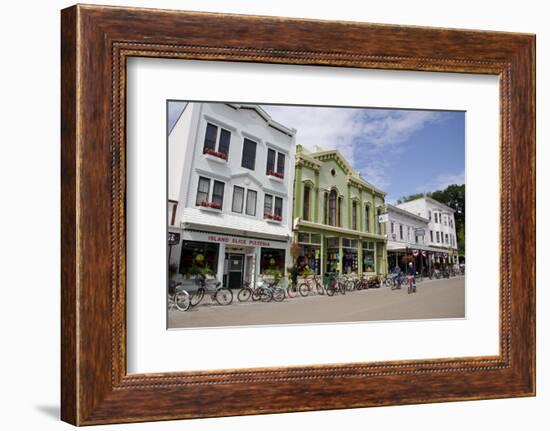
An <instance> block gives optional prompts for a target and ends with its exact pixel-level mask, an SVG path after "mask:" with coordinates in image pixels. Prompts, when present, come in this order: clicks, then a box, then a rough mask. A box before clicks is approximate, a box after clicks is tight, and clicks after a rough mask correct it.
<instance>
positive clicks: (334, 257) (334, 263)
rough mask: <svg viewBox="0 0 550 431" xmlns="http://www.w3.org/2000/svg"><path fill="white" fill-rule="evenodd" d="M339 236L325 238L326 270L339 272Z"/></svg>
mask: <svg viewBox="0 0 550 431" xmlns="http://www.w3.org/2000/svg"><path fill="white" fill-rule="evenodd" d="M339 243H340V241H339V238H327V272H340V251H339V245H340V244H339Z"/></svg>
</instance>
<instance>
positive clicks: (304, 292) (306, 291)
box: [298, 283, 309, 297]
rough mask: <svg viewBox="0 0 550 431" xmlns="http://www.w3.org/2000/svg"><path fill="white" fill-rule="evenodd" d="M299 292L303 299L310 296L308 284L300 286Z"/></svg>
mask: <svg viewBox="0 0 550 431" xmlns="http://www.w3.org/2000/svg"><path fill="white" fill-rule="evenodd" d="M298 292H300V295H301V296H303V297H306V296H308V295H309V286H308V285H307V284H306V283H302V284H300V287H299V288H298Z"/></svg>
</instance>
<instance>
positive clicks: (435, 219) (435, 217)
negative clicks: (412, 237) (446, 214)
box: [434, 213, 439, 223]
mask: <svg viewBox="0 0 550 431" xmlns="http://www.w3.org/2000/svg"><path fill="white" fill-rule="evenodd" d="M434 221H435V222H436V223H439V221H438V219H437V213H434Z"/></svg>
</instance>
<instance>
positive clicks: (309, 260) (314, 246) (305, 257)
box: [297, 232, 321, 275]
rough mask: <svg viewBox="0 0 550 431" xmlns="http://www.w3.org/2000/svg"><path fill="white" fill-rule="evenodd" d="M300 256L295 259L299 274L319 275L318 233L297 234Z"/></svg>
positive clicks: (319, 236)
mask: <svg viewBox="0 0 550 431" xmlns="http://www.w3.org/2000/svg"><path fill="white" fill-rule="evenodd" d="M298 242H299V243H300V256H299V257H298V259H297V264H298V267H299V268H300V273H302V274H306V275H308V274H317V275H320V274H321V235H320V234H318V233H309V232H300V233H298Z"/></svg>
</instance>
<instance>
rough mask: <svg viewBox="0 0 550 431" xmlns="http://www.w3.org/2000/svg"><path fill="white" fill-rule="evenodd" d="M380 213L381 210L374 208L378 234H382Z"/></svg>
mask: <svg viewBox="0 0 550 431" xmlns="http://www.w3.org/2000/svg"><path fill="white" fill-rule="evenodd" d="M380 214H382V210H381V209H380V208H378V209H377V210H376V226H377V229H376V230H377V233H378V235H382V223H380Z"/></svg>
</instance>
